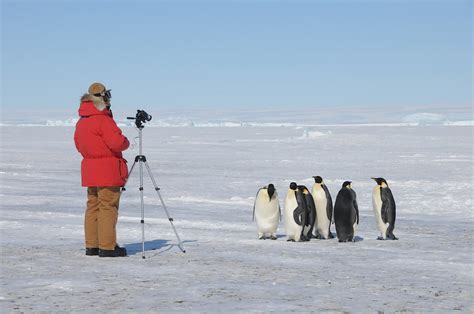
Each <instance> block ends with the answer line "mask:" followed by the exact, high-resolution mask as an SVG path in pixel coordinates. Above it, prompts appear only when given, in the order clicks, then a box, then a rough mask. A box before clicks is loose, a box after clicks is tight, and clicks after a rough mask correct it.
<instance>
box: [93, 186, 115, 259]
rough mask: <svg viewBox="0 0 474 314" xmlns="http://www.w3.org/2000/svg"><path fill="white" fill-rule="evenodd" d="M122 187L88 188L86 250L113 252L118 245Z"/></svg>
mask: <svg viewBox="0 0 474 314" xmlns="http://www.w3.org/2000/svg"><path fill="white" fill-rule="evenodd" d="M119 201H120V187H118V186H104V187H100V186H99V187H88V188H87V208H86V214H85V219H84V232H85V238H86V248H100V249H103V250H113V249H115V245H116V244H117V235H116V230H115V226H116V225H117V218H118V206H119Z"/></svg>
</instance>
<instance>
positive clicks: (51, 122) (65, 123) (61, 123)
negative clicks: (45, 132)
mask: <svg viewBox="0 0 474 314" xmlns="http://www.w3.org/2000/svg"><path fill="white" fill-rule="evenodd" d="M78 120H79V119H78V118H70V119H67V120H48V121H46V126H75V125H76V123H77V121H78Z"/></svg>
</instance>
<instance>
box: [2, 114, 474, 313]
mask: <svg viewBox="0 0 474 314" xmlns="http://www.w3.org/2000/svg"><path fill="white" fill-rule="evenodd" d="M231 120H232V119H229V121H231ZM52 121H55V120H52ZM65 121H66V119H65ZM255 121H257V123H261V125H260V126H257V125H254V126H252V127H227V126H229V125H225V124H224V125H216V126H214V127H212V128H210V127H203V128H196V127H189V126H182V127H180V126H176V127H159V128H152V127H146V128H145V129H144V131H143V134H144V153H145V154H146V156H147V160H148V163H149V165H150V167H151V169H152V171H153V174H154V176H155V179H156V181H157V183H158V185H159V186H160V188H161V191H160V192H161V194H162V196H163V198H164V201H165V203H166V204H167V206H168V207H169V210H170V213H171V215H172V217H173V218H174V224H175V226H176V229H177V231H178V233H179V235H180V237H181V239H182V240H183V241H184V247H185V249H186V253H184V254H183V253H182V252H181V251H180V250H179V248H178V247H177V245H176V244H177V240H176V237H175V235H174V233H173V230H172V228H171V225H170V223H169V221H168V220H167V217H166V215H165V213H164V211H163V209H162V208H161V206H160V204H159V199H158V197H157V195H156V192H155V191H154V189H153V188H152V184H151V181H150V180H149V179H148V178H147V177H146V175H145V181H144V185H145V217H146V219H145V237H146V249H147V250H146V259H144V260H143V259H142V258H141V226H140V198H139V191H138V186H139V182H138V179H137V173H136V172H135V170H134V172H135V173H134V175H133V177H132V178H131V179H130V181H129V184H128V186H127V191H126V192H124V194H123V195H122V199H121V205H120V212H119V215H120V216H119V222H118V226H117V229H118V239H119V242H120V243H121V244H122V245H125V247H127V250H128V252H129V256H128V257H126V258H116V259H102V258H98V257H88V256H85V255H84V249H83V211H84V206H85V200H86V195H85V189H84V188H82V187H81V186H80V183H79V181H80V172H79V168H80V160H81V159H80V156H79V154H78V153H77V152H76V150H75V147H74V144H73V141H72V137H73V132H74V128H72V127H67V126H64V125H66V124H63V125H61V123H56V122H55V123H51V124H55V125H56V127H44V126H43V127H38V126H29V127H25V126H1V127H0V131H1V134H2V135H1V159H0V187H1V189H0V194H1V200H2V202H1V219H0V227H1V234H0V245H1V253H2V257H1V266H0V267H1V268H0V278H1V281H0V282H1V286H0V287H1V289H0V309H1V310H2V312H4V313H8V312H59V311H61V312H78V311H87V312H91V311H97V312H123V311H129V312H157V311H161V312H165V313H166V312H170V311H178V312H270V311H276V312H285V311H303V312H310V311H314V312H319V311H330V312H341V311H351V312H376V311H385V312H402V311H409V312H420V311H422V312H431V311H434V312H453V311H459V312H464V313H469V312H472V311H474V302H473V301H472V300H473V299H474V284H473V282H474V280H473V279H474V267H473V265H474V263H473V258H474V256H473V240H474V239H473V218H474V216H473V189H472V183H473V172H472V170H473V156H472V148H473V146H472V145H473V144H472V143H473V128H472V126H460V125H458V126H452V125H446V126H445V125H431V126H430V125H425V126H423V127H421V126H410V125H403V124H402V123H400V125H397V126H391V127H388V126H381V125H370V126H368V125H365V126H364V125H359V126H355V125H346V126H342V125H333V126H328V125H324V126H320V127H318V126H316V124H317V123H314V125H312V126H307V125H306V124H307V121H304V122H303V123H299V122H298V121H295V120H291V121H290V120H289V123H292V124H291V125H287V126H284V127H281V126H276V125H275V126H269V125H265V123H273V122H269V121H264V120H263V119H262V121H258V119H256V120H255ZM305 125H306V126H305ZM123 131H124V133H125V134H126V135H127V136H128V137H129V139H133V138H134V137H136V134H137V133H136V130H135V129H134V128H132V127H129V126H127V127H123ZM305 134H306V135H305ZM137 154H138V147H137V146H135V148H134V149H133V150H128V151H127V152H126V153H125V155H126V158H127V159H128V160H129V162H130V164H129V165H131V162H132V161H133V157H134V156H135V155H137ZM313 175H321V176H322V177H323V178H324V181H325V182H326V184H327V185H328V187H329V189H330V191H331V193H332V196H333V199H335V197H336V194H337V192H338V190H339V188H340V186H341V184H342V182H344V181H345V180H351V181H352V182H353V188H354V189H355V191H356V192H357V196H358V203H359V208H360V213H361V220H360V225H359V228H358V234H357V236H358V241H357V242H355V243H338V242H337V240H327V241H318V240H312V241H311V242H309V243H289V242H286V239H285V231H284V227H283V222H281V223H280V225H279V229H278V237H279V238H278V240H276V241H271V240H265V241H263V240H257V232H256V226H255V223H254V222H252V207H253V202H254V200H255V194H256V192H257V190H258V188H260V187H262V186H263V185H266V184H268V183H270V182H271V183H273V184H275V186H276V188H277V191H278V195H279V198H280V204H281V205H282V206H283V200H284V197H285V194H286V191H287V188H288V184H289V183H290V182H291V181H296V182H298V183H302V184H306V185H308V186H310V185H311V184H312V179H311V177H312V176H313ZM375 176H377V177H384V178H386V179H387V181H388V183H389V185H390V187H391V189H392V191H393V193H394V196H395V200H396V202H397V210H398V212H397V213H398V216H397V223H396V227H395V234H396V235H397V237H399V239H400V240H398V241H377V240H376V238H377V236H378V232H377V229H376V226H375V219H374V214H373V210H372V203H371V191H372V188H373V186H374V184H375V183H374V182H373V181H372V180H370V178H371V177H375ZM332 231H333V232H334V226H333V227H332Z"/></svg>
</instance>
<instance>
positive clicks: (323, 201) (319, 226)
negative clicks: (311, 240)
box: [311, 176, 334, 239]
mask: <svg viewBox="0 0 474 314" xmlns="http://www.w3.org/2000/svg"><path fill="white" fill-rule="evenodd" d="M313 178H314V184H313V189H312V193H311V194H312V195H313V199H314V206H315V207H316V221H315V223H314V229H315V234H316V238H317V239H333V238H334V235H333V234H332V233H331V222H332V211H333V207H332V198H331V193H329V189H328V188H327V186H326V184H324V182H323V178H321V177H320V176H314V177H313Z"/></svg>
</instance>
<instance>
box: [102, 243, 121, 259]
mask: <svg viewBox="0 0 474 314" xmlns="http://www.w3.org/2000/svg"><path fill="white" fill-rule="evenodd" d="M121 256H127V249H126V248H124V247H120V246H118V245H116V246H115V249H114V250H102V249H99V257H121Z"/></svg>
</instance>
